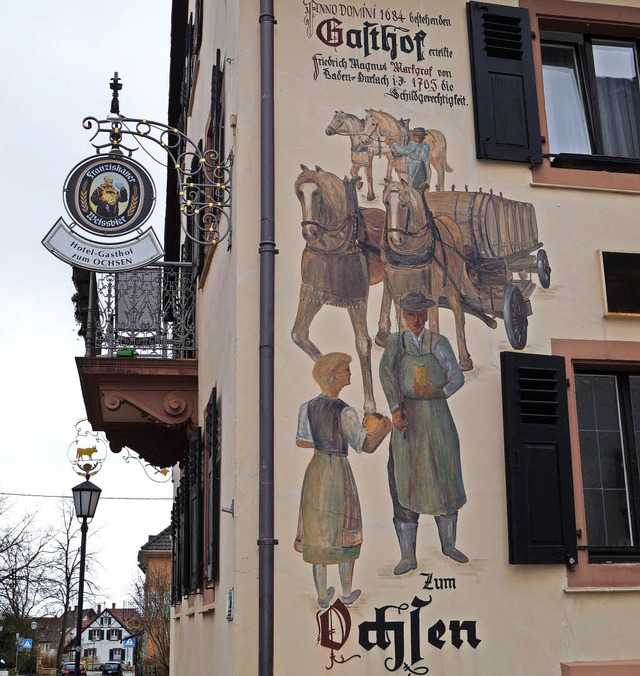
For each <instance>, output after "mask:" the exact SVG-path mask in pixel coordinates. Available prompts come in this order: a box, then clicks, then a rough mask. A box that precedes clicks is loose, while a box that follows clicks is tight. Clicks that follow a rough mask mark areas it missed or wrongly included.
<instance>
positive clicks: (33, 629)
mask: <svg viewBox="0 0 640 676" xmlns="http://www.w3.org/2000/svg"><path fill="white" fill-rule="evenodd" d="M37 628H38V623H37V622H36V621H35V620H33V621H32V622H31V632H32V633H31V666H30V667H29V673H30V674H31V673H33V644H34V643H35V642H36V639H35V634H36V629H37ZM37 656H38V651H37V650H36V658H37ZM37 673H38V665H37V664H36V674H37Z"/></svg>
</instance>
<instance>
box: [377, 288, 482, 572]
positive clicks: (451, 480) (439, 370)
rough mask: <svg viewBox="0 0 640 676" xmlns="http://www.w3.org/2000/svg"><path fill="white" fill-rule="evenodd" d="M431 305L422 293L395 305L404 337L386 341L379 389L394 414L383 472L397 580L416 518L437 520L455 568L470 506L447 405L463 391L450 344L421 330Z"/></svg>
mask: <svg viewBox="0 0 640 676" xmlns="http://www.w3.org/2000/svg"><path fill="white" fill-rule="evenodd" d="M432 306H433V301H431V300H429V299H427V298H426V297H425V296H424V295H423V294H422V293H407V294H405V295H404V296H403V297H402V298H401V299H400V309H401V310H402V316H403V318H404V322H405V325H406V327H407V328H406V330H404V331H400V332H399V333H395V334H393V335H391V336H390V337H389V340H388V342H387V345H386V348H385V351H384V354H383V355H382V360H381V361H380V381H381V383H382V389H383V390H384V393H385V395H386V397H387V401H388V403H389V410H390V411H391V414H392V420H393V432H392V434H391V444H390V447H389V462H388V465H387V472H388V477H389V490H390V492H391V500H392V502H393V523H394V526H395V530H396V534H397V536H398V542H399V544H400V553H401V559H400V562H399V563H398V565H397V566H396V567H395V568H394V571H393V572H394V575H404V574H405V573H408V572H409V571H411V570H414V569H415V568H417V565H418V563H417V560H416V535H417V530H418V516H419V515H420V514H431V515H433V516H434V517H435V520H436V524H437V527H438V534H439V536H440V544H441V546H442V553H443V554H445V556H448V557H449V558H451V559H453V560H454V561H457V562H459V563H467V562H468V560H469V559H468V558H467V557H466V556H465V555H464V554H463V553H462V552H461V551H459V550H458V549H456V546H455V545H456V527H457V520H458V510H459V509H460V507H462V506H463V505H464V504H465V502H466V501H467V497H466V495H465V491H464V484H463V482H462V470H461V467H460V442H459V439H458V432H457V431H456V427H455V424H454V422H453V418H452V416H451V412H450V410H449V405H448V404H447V398H448V397H450V396H451V395H452V394H454V393H455V392H457V391H458V390H459V389H460V388H461V387H462V385H463V384H464V375H463V373H462V371H461V369H460V366H459V365H458V362H457V359H456V356H455V354H454V352H453V350H452V349H451V345H450V344H449V341H448V340H447V339H446V338H445V337H444V336H441V335H440V334H438V333H431V332H430V331H429V330H427V329H426V328H425V323H426V319H427V310H428V309H429V308H430V307H432Z"/></svg>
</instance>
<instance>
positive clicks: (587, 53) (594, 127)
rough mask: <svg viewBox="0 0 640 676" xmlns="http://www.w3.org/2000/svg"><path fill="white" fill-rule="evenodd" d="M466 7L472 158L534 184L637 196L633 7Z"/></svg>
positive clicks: (531, 0)
mask: <svg viewBox="0 0 640 676" xmlns="http://www.w3.org/2000/svg"><path fill="white" fill-rule="evenodd" d="M519 4H520V7H512V6H504V5H494V4H487V3H479V2H469V3H468V5H467V7H468V11H467V16H468V23H469V39H470V52H471V72H472V84H473V99H474V121H475V129H476V155H477V157H478V158H479V159H497V160H508V161H513V162H527V163H529V164H530V165H531V167H532V179H533V182H534V183H535V184H546V185H553V186H575V187H585V188H604V189H610V190H628V191H633V192H638V191H640V84H639V70H640V65H639V58H640V55H639V50H640V8H636V7H624V6H616V5H612V4H602V3H596V2H577V1H573V0H519Z"/></svg>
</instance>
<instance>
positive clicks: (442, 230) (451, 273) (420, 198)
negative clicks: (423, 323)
mask: <svg viewBox="0 0 640 676" xmlns="http://www.w3.org/2000/svg"><path fill="white" fill-rule="evenodd" d="M383 202H384V204H385V207H386V210H387V219H386V226H385V231H384V238H383V258H384V261H385V281H386V284H387V287H388V291H389V293H390V294H391V296H392V298H393V300H394V302H395V303H396V307H397V303H398V301H399V299H400V296H401V295H402V294H404V293H407V292H411V291H421V292H422V293H423V294H424V295H425V296H427V298H431V299H432V300H433V301H435V303H436V305H435V306H434V307H432V308H430V309H429V311H428V316H429V329H430V330H431V331H433V332H435V333H438V332H439V315H438V311H439V310H438V305H439V304H441V303H442V302H443V299H445V300H446V304H447V305H448V307H450V308H451V310H452V312H453V315H454V318H455V326H456V339H457V343H458V359H459V363H460V367H461V368H462V370H463V371H469V370H471V369H472V368H473V361H472V360H471V355H470V354H469V350H468V349H467V343H466V336H465V314H464V309H463V307H462V302H461V297H462V295H463V293H464V291H463V290H467V289H470V288H473V285H472V284H471V280H469V278H468V276H467V272H466V267H465V263H464V260H463V258H462V256H461V252H462V233H461V232H460V228H459V227H458V225H457V223H456V222H455V221H454V220H453V219H452V218H451V217H449V216H445V215H441V216H435V217H434V216H433V214H432V213H431V211H430V209H429V207H428V205H427V202H426V200H425V197H424V193H421V192H419V191H417V190H415V189H414V188H412V187H411V186H410V185H409V184H408V183H407V182H406V181H404V180H403V181H385V187H384V192H383ZM379 338H380V336H378V337H377V338H376V342H377V343H378V342H384V338H385V336H383V337H382V341H380V340H379Z"/></svg>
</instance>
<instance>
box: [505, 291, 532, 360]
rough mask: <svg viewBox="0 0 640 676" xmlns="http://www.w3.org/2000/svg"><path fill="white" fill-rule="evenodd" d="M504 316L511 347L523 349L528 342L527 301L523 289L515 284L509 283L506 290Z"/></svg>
mask: <svg viewBox="0 0 640 676" xmlns="http://www.w3.org/2000/svg"><path fill="white" fill-rule="evenodd" d="M502 318H503V319H504V328H505V330H506V332H507V338H508V339H509V342H510V343H511V347H513V349H514V350H522V349H523V348H524V346H525V345H526V344H527V326H528V325H529V320H528V319H527V303H526V301H525V299H524V296H523V295H522V291H520V289H519V287H517V286H514V285H513V284H509V285H508V286H507V288H506V289H505V292H504V303H503V306H502Z"/></svg>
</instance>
